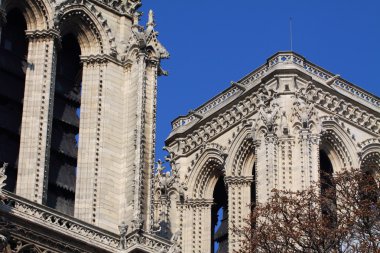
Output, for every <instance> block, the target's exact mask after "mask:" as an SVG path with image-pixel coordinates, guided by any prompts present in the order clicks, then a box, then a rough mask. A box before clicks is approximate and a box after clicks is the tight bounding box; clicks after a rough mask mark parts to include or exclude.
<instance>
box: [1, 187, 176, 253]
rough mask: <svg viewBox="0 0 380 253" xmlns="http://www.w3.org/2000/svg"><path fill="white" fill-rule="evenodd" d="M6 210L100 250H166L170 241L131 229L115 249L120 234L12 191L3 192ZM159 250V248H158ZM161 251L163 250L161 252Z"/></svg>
mask: <svg viewBox="0 0 380 253" xmlns="http://www.w3.org/2000/svg"><path fill="white" fill-rule="evenodd" d="M1 212H3V213H8V214H9V215H12V216H16V217H19V218H22V219H24V220H27V221H28V222H30V223H35V224H37V225H40V226H42V227H46V228H48V229H50V230H53V231H56V232H60V233H62V234H65V235H66V236H70V237H72V238H75V239H76V240H80V241H83V242H85V243H88V244H91V245H93V246H96V247H98V248H100V249H102V250H104V252H107V251H109V252H129V251H131V250H133V249H135V248H140V249H141V248H143V249H146V250H149V251H152V250H153V251H154V252H168V250H169V248H170V247H171V245H172V243H171V242H170V241H167V240H165V239H163V238H159V237H157V236H155V235H151V234H147V233H145V232H144V231H134V232H131V233H129V234H128V235H127V238H126V249H125V250H121V249H120V248H119V245H120V244H119V243H120V237H119V235H116V234H114V233H111V232H108V231H106V230H103V229H101V228H98V227H96V226H92V225H90V224H87V223H85V222H83V221H80V220H77V219H75V218H73V217H70V216H67V215H64V214H62V213H60V212H58V211H56V210H53V209H51V208H48V207H46V206H43V205H39V204H36V203H34V202H31V201H29V200H26V199H24V198H21V197H19V196H17V195H14V194H12V193H9V192H6V191H3V195H2V200H1V202H0V213H1ZM160 250H161V251H160ZM162 250H164V251H162Z"/></svg>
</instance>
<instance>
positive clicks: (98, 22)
mask: <svg viewBox="0 0 380 253" xmlns="http://www.w3.org/2000/svg"><path fill="white" fill-rule="evenodd" d="M55 9H56V16H55V17H54V20H55V22H56V23H55V25H56V27H57V28H59V29H60V31H61V34H62V35H65V34H68V33H73V34H75V35H76V36H77V39H78V41H79V44H80V47H81V51H82V56H90V55H100V54H107V55H111V56H116V54H117V50H116V44H115V37H114V36H113V34H112V30H111V28H110V27H109V26H108V23H107V20H106V19H105V18H104V17H103V14H102V13H101V12H99V11H98V9H97V8H96V7H95V5H94V4H92V3H90V2H88V1H87V2H85V3H82V4H78V3H75V2H74V1H72V0H67V1H64V2H63V3H61V4H60V5H58V6H57V7H56V8H55Z"/></svg>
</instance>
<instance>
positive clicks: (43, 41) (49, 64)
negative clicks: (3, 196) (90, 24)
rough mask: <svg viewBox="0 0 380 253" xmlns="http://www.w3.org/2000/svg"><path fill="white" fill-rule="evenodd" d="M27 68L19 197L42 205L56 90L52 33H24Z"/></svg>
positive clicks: (53, 35)
mask: <svg viewBox="0 0 380 253" xmlns="http://www.w3.org/2000/svg"><path fill="white" fill-rule="evenodd" d="M27 35H28V38H29V52H28V68H27V71H26V80H25V95H24V106H23V119H22V128H21V141H20V155H19V168H18V180H17V186H16V192H17V194H18V195H20V196H22V197H24V198H27V199H29V200H32V201H35V202H37V203H40V204H41V203H45V201H46V195H47V194H46V193H47V180H48V173H49V170H48V165H49V150H50V148H49V147H50V133H51V124H52V111H53V100H54V95H53V93H54V87H55V68H56V46H55V41H56V39H57V38H58V33H57V31H55V30H45V31H34V32H28V33H27Z"/></svg>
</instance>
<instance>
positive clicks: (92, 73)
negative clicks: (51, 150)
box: [74, 56, 107, 224]
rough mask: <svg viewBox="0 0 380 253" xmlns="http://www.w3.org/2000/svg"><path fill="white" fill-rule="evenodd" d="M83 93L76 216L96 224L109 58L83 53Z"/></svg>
mask: <svg viewBox="0 0 380 253" xmlns="http://www.w3.org/2000/svg"><path fill="white" fill-rule="evenodd" d="M81 58H82V62H83V74H82V95H81V112H80V126H79V143H78V163H77V164H78V169H77V179H76V189H75V191H76V193H75V207H74V216H75V217H76V218H78V219H81V220H84V221H86V222H88V223H92V224H97V223H96V222H97V220H98V208H99V198H100V197H101V196H100V192H99V190H100V182H99V180H100V179H99V177H100V168H101V166H102V160H101V152H102V150H101V140H102V136H101V132H102V127H103V114H104V112H103V110H104V108H103V102H102V99H103V96H104V69H105V67H106V65H107V60H106V59H103V58H101V57H99V58H89V57H85V56H82V57H81Z"/></svg>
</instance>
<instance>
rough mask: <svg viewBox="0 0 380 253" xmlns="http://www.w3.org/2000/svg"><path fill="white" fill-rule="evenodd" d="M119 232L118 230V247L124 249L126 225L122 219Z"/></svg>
mask: <svg viewBox="0 0 380 253" xmlns="http://www.w3.org/2000/svg"><path fill="white" fill-rule="evenodd" d="M118 228H119V232H120V244H119V248H120V249H126V246H127V245H126V244H127V239H126V236H127V232H128V225H126V224H125V222H124V221H123V222H122V223H121V224H120V225H119V226H118Z"/></svg>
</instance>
